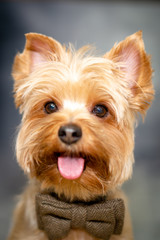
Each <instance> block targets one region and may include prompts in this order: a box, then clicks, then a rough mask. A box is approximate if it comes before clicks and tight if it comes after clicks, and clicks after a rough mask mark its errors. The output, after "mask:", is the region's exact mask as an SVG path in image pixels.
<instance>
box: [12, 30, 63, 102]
mask: <svg viewBox="0 0 160 240" xmlns="http://www.w3.org/2000/svg"><path fill="white" fill-rule="evenodd" d="M25 36H26V44H25V48H24V51H23V53H21V54H20V53H18V54H17V55H16V57H15V60H14V64H13V70H12V76H13V78H14V80H15V85H14V92H15V93H17V90H18V89H19V87H20V85H21V84H22V83H23V82H24V81H23V80H24V79H25V78H26V77H28V75H29V74H30V73H31V72H33V71H34V70H35V69H36V67H38V66H40V65H41V64H43V63H45V62H48V61H60V58H61V55H62V52H63V47H62V45H61V44H60V43H59V42H57V41H56V40H54V39H52V38H50V37H47V36H45V35H42V34H37V33H28V34H26V35H25ZM15 102H16V106H17V107H19V106H20V105H21V96H20V94H19V96H18V95H17V94H15Z"/></svg>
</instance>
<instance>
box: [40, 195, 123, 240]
mask: <svg viewBox="0 0 160 240" xmlns="http://www.w3.org/2000/svg"><path fill="white" fill-rule="evenodd" d="M36 211H37V220H38V226H39V228H40V229H41V230H43V231H45V233H46V234H47V236H48V239H49V240H59V239H62V238H64V237H65V236H67V235H68V233H69V231H70V229H84V230H85V231H86V232H88V233H89V234H90V235H92V236H94V237H96V238H99V239H103V240H109V239H110V237H111V235H112V234H121V232H122V228H123V221H124V202H123V200H122V199H113V200H106V199H105V200H103V201H101V202H98V203H94V202H89V203H67V202H63V201H61V200H59V199H57V198H56V197H55V196H53V195H51V194H44V193H40V194H37V196H36Z"/></svg>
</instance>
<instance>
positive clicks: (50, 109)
mask: <svg viewBox="0 0 160 240" xmlns="http://www.w3.org/2000/svg"><path fill="white" fill-rule="evenodd" d="M44 109H45V112H46V113H47V114H51V113H54V112H56V111H57V110H58V107H57V105H56V104H55V103H54V102H47V103H46V104H45V106H44Z"/></svg>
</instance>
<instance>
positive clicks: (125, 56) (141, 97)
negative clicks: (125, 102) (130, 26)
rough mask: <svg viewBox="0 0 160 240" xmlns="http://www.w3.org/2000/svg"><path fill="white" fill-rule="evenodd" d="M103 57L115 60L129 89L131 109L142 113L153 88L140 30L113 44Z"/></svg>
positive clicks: (149, 65) (149, 63)
mask: <svg viewBox="0 0 160 240" xmlns="http://www.w3.org/2000/svg"><path fill="white" fill-rule="evenodd" d="M104 57H106V58H108V59H110V60H112V61H113V62H115V63H116V64H117V67H118V68H119V70H120V71H121V72H122V76H123V81H125V83H126V86H127V87H128V88H129V90H130V96H129V103H130V107H131V109H133V111H135V112H140V113H141V114H142V115H144V114H145V112H146V110H147V109H148V108H149V105H150V103H151V101H152V99H153V94H154V90H153V85H152V80H151V78H152V68H151V61H150V57H149V56H148V55H147V54H146V52H145V48H144V43H143V39H142V31H139V32H137V33H135V34H133V35H131V36H129V37H127V38H126V39H125V40H123V41H122V42H120V43H119V44H117V45H115V46H114V47H113V48H112V49H111V51H110V52H108V53H106V54H105V56H104ZM123 84H124V82H123Z"/></svg>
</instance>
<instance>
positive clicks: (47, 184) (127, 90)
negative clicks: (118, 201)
mask: <svg viewBox="0 0 160 240" xmlns="http://www.w3.org/2000/svg"><path fill="white" fill-rule="evenodd" d="M12 74H13V78H14V80H15V85H14V92H15V95H14V96H15V103H16V106H17V107H19V109H20V113H21V114H22V122H21V125H20V128H19V133H18V137H17V143H16V153H17V160H18V162H19V164H20V166H21V167H22V168H23V170H24V171H25V173H26V174H27V175H28V177H29V179H30V180H29V184H28V186H27V188H26V190H25V191H24V193H23V194H22V196H21V198H20V200H19V203H18V205H17V208H16V210H15V215H14V222H13V227H12V231H11V234H10V237H9V240H23V239H25V240H46V239H47V238H46V236H45V234H44V233H43V232H41V231H40V230H38V227H37V222H36V215H35V203H34V198H35V194H36V193H37V192H38V191H41V190H45V191H48V190H50V191H54V192H56V193H57V194H58V195H59V197H61V195H63V196H65V198H66V199H68V200H70V201H72V200H74V199H79V200H87V201H88V200H93V199H95V198H96V197H97V196H101V195H106V193H107V194H108V196H109V197H110V198H116V197H121V198H123V199H124V200H125V203H126V199H125V197H124V195H123V193H122V192H121V191H120V190H118V187H119V186H120V185H121V184H122V183H123V182H124V181H126V180H127V179H128V178H129V177H130V176H131V174H132V164H133V162H134V157H133V149H134V126H135V123H136V117H137V115H138V113H140V114H141V115H142V116H144V115H145V113H146V110H147V109H148V108H149V106H150V103H151V101H152V99H153V94H154V91H153V86H152V82H151V77H152V69H151V64H150V57H149V56H148V55H147V54H146V52H145V49H144V43H143V40H142V33H141V32H140V31H139V32H137V33H135V34H133V35H131V36H129V37H127V38H126V39H125V40H124V41H122V42H120V43H119V44H117V45H115V46H114V47H113V48H112V49H111V51H110V52H108V53H106V54H105V55H104V56H102V57H96V56H92V55H91V48H90V47H89V46H85V47H82V48H81V49H80V50H78V51H75V50H74V49H73V47H72V46H71V45H70V46H69V47H68V48H66V47H65V46H62V45H61V44H60V43H58V42H57V41H55V40H54V39H52V38H49V37H47V36H44V35H41V34H36V33H29V34H27V35H26V45H25V49H24V52H23V53H22V54H18V55H17V56H16V58H15V62H14V65H13V73H12ZM48 101H54V102H55V103H56V105H57V106H58V109H59V111H57V112H55V113H53V114H49V115H47V114H46V113H45V111H44V105H45V103H46V102H48ZM96 104H103V105H105V106H106V107H107V108H108V110H109V113H108V115H107V117H105V118H98V117H97V116H95V115H93V114H92V109H93V107H94V106H95V105H96ZM71 122H72V123H75V124H77V125H79V126H81V128H82V131H83V137H82V139H81V140H80V141H78V142H77V143H76V144H73V145H70V146H66V145H65V144H63V143H62V142H61V141H60V140H59V138H58V130H59V128H60V127H61V126H62V125H64V124H67V123H71ZM58 152H60V153H64V152H65V154H66V155H71V154H74V155H82V156H85V159H86V168H85V171H84V172H83V174H82V175H81V177H80V178H78V179H75V180H72V181H71V180H67V179H65V178H63V177H62V176H61V175H60V173H59V171H58V168H57V158H56V154H55V153H58ZM125 216H126V217H125V224H124V228H123V232H122V234H121V235H119V236H112V237H111V240H122V239H123V240H131V239H133V236H132V230H131V224H130V220H129V214H128V210H127V203H126V215H125ZM72 239H73V240H80V239H81V240H93V239H94V238H93V237H91V236H89V235H88V234H87V233H85V232H83V231H78V230H77V231H75V230H74V231H73V230H72V231H71V232H70V234H69V236H68V237H66V238H65V240H72Z"/></svg>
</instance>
